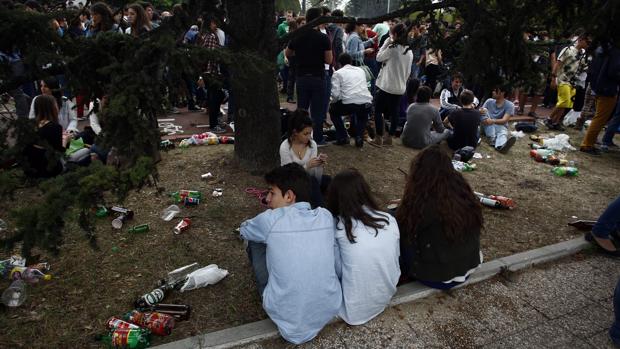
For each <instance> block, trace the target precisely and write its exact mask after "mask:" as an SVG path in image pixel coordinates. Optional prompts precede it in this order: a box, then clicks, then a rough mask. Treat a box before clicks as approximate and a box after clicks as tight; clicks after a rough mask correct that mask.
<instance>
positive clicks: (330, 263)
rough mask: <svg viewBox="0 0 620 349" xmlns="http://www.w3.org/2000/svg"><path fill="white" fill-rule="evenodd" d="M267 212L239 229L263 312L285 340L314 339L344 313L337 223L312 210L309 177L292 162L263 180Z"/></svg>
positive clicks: (320, 209)
mask: <svg viewBox="0 0 620 349" xmlns="http://www.w3.org/2000/svg"><path fill="white" fill-rule="evenodd" d="M265 181H266V182H267V184H268V185H269V193H268V194H267V203H268V205H269V208H270V209H269V210H267V211H265V212H263V213H261V214H259V215H258V216H256V217H254V218H252V219H249V220H247V221H245V222H243V223H242V224H241V228H240V232H241V237H242V238H243V239H245V240H247V243H248V245H247V253H248V256H249V258H250V263H251V265H252V269H253V270H254V274H255V276H256V284H257V287H258V291H259V293H260V294H261V296H262V301H263V308H264V309H265V312H266V313H267V315H269V317H270V318H271V320H273V322H274V323H275V324H276V326H278V330H279V331H280V334H281V335H282V337H283V338H284V339H286V340H287V341H289V342H291V343H294V344H301V343H304V342H307V341H309V340H312V339H313V338H314V337H316V335H317V334H318V333H319V331H320V330H321V329H322V328H323V327H324V326H325V325H326V324H327V322H329V321H330V320H331V319H332V318H333V317H334V316H335V315H336V314H337V313H338V310H339V309H340V305H341V303H342V290H341V287H340V282H339V280H338V276H337V275H336V267H335V255H336V253H335V247H336V245H335V237H334V233H335V232H334V219H333V217H332V215H331V213H330V212H329V211H327V210H326V209H324V208H320V207H319V208H316V209H311V208H310V204H309V203H308V201H309V200H310V176H309V175H308V173H307V172H306V170H305V169H304V168H303V167H301V165H299V164H296V163H290V164H287V165H284V166H281V167H278V168H276V169H274V170H272V171H271V172H269V173H267V174H266V175H265Z"/></svg>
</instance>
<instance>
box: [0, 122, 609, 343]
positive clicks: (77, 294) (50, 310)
mask: <svg viewBox="0 0 620 349" xmlns="http://www.w3.org/2000/svg"><path fill="white" fill-rule="evenodd" d="M568 134H569V135H570V136H571V141H572V143H573V145H577V144H578V143H577V142H578V141H580V140H581V137H582V135H580V134H579V133H578V132H575V131H572V130H570V131H568ZM528 142H529V139H528V138H527V137H526V138H522V139H520V140H518V141H517V144H516V145H515V146H514V148H513V149H512V150H511V151H510V152H509V153H508V154H507V155H502V154H499V153H497V152H495V151H494V150H492V149H491V148H490V147H489V146H488V145H486V144H485V143H484V142H483V143H482V144H481V146H480V147H479V148H478V149H477V151H478V152H480V153H481V154H482V155H483V158H482V159H474V160H473V161H472V162H473V163H475V164H476V166H477V167H476V170H475V171H473V172H470V173H465V177H466V178H467V179H468V180H469V182H470V184H471V185H472V187H473V188H474V190H476V191H479V192H482V193H486V194H498V195H504V196H508V197H511V198H513V199H514V200H515V202H516V204H517V208H516V209H515V210H510V211H507V210H506V211H505V210H495V209H489V208H484V209H483V212H484V218H485V229H484V230H483V233H482V238H481V243H482V252H483V254H484V256H485V260H491V259H495V258H498V257H502V256H506V255H510V254H513V253H515V252H521V251H525V250H529V249H532V248H537V247H541V246H544V245H548V244H552V243H556V242H559V241H563V240H568V239H571V238H574V237H577V236H579V235H580V233H579V232H577V231H576V230H574V229H572V228H570V227H567V226H566V223H567V222H568V221H569V220H571V217H572V216H576V217H579V218H596V217H597V216H598V215H599V214H600V213H601V212H602V210H603V209H604V208H605V207H606V205H607V204H608V203H609V202H610V201H611V200H612V199H614V198H615V197H616V196H617V195H618V194H619V192H620V190H619V189H618V188H620V179H619V178H618V175H617V174H618V171H619V170H620V161H619V160H620V153H619V152H614V153H608V154H604V155H603V156H601V157H592V156H588V155H586V154H582V153H580V152H578V151H574V152H569V153H567V154H566V157H567V159H569V160H575V161H576V162H577V165H578V167H579V171H580V174H579V177H576V178H563V177H556V176H554V175H553V174H551V172H550V170H551V166H549V165H547V164H542V163H537V162H535V161H534V160H533V159H531V158H530V157H529V155H528V152H529V148H528ZM395 143H396V144H395V145H394V146H393V147H384V148H375V147H372V146H368V145H365V146H364V147H363V149H362V150H359V149H356V148H355V147H353V146H344V147H339V146H329V147H326V148H322V149H321V151H322V152H324V153H326V154H328V155H329V161H328V164H327V167H326V173H327V174H332V175H333V174H335V173H337V172H338V171H339V170H342V169H344V168H347V167H351V166H352V167H356V168H358V169H360V170H361V171H362V173H364V174H365V176H366V178H367V180H368V181H369V183H370V185H371V187H372V189H373V191H374V192H375V194H376V196H377V197H378V199H379V201H380V202H381V203H382V204H385V203H387V202H388V201H389V200H391V199H396V198H399V197H400V196H401V195H402V190H403V187H404V175H403V174H402V173H401V172H400V171H399V170H398V168H401V169H403V170H405V171H408V168H409V163H410V161H411V159H412V158H413V157H414V156H415V154H416V153H417V151H415V150H411V149H408V148H405V147H403V146H402V145H400V142H399V141H395ZM487 155H489V156H490V158H487ZM158 168H159V175H160V181H159V184H158V185H159V190H158V188H155V187H147V188H145V189H143V190H141V191H140V192H135V193H132V194H131V195H130V197H129V198H128V200H127V201H126V202H125V203H123V206H125V207H128V208H130V209H133V210H134V212H135V217H134V219H133V221H129V222H126V226H132V225H135V224H141V223H149V224H150V228H151V229H150V231H149V232H148V233H144V234H134V235H132V234H129V233H128V232H127V229H123V230H120V231H119V230H114V229H112V227H111V225H110V221H111V219H107V218H104V219H99V220H98V225H97V235H98V245H99V250H93V249H92V248H91V247H90V246H89V245H88V243H87V241H86V240H85V238H84V237H83V235H82V233H81V232H80V231H79V229H78V228H77V226H76V224H75V222H69V223H68V224H67V227H66V230H65V244H64V245H63V247H62V251H61V254H60V255H59V256H58V257H52V256H49V255H47V254H46V253H45V252H42V251H38V252H37V251H34V253H41V254H42V260H46V261H48V262H50V263H51V265H52V271H51V273H52V274H53V275H54V278H53V279H52V280H51V281H49V282H44V283H40V284H39V285H35V286H33V287H30V288H29V289H28V299H27V300H26V302H25V303H24V305H22V306H21V307H20V308H17V309H7V308H4V307H0V328H2V332H1V334H0V347H2V348H89V347H99V346H100V344H99V343H97V342H95V341H94V339H93V338H94V336H95V335H96V334H98V333H103V332H105V327H104V323H105V321H106V320H107V319H108V318H109V317H111V316H114V315H116V316H120V315H122V314H124V313H125V312H128V311H130V310H132V303H133V301H134V300H135V299H136V298H137V297H139V296H140V295H142V294H144V293H146V292H148V291H150V290H151V289H153V288H154V287H155V286H156V285H155V284H156V282H157V280H159V279H160V278H162V277H164V276H165V274H166V273H167V272H168V271H170V270H172V269H175V268H177V267H180V266H183V265H186V264H189V263H192V262H198V263H199V264H201V265H203V266H206V265H208V264H211V263H215V264H217V265H219V266H220V267H221V268H224V269H227V270H228V271H229V272H230V275H229V276H227V277H226V278H225V279H224V280H222V281H221V282H220V283H218V284H216V285H213V286H207V287H205V288H202V289H198V290H194V291H189V292H186V293H179V292H172V293H171V294H170V295H168V296H167V297H166V299H165V301H164V303H182V304H190V305H191V306H192V315H191V318H190V320H189V321H186V322H179V323H178V324H177V328H175V329H174V330H173V333H172V335H171V336H169V337H164V338H157V337H154V338H153V341H152V343H153V344H161V343H164V342H168V341H173V340H178V339H181V338H184V337H187V336H192V335H196V334H199V333H205V332H211V331H215V330H220V329H223V328H227V327H230V326H236V325H240V324H243V323H248V322H252V321H256V320H259V319H263V318H265V316H266V315H265V313H264V312H263V310H262V308H261V304H260V300H259V297H258V294H257V292H256V288H255V285H254V279H253V275H252V272H251V269H250V266H249V263H248V259H247V256H246V254H245V250H244V247H243V242H242V241H240V240H239V238H238V236H237V233H235V228H237V227H238V226H239V223H240V222H242V221H243V220H244V219H247V218H250V217H253V216H254V215H256V214H257V213H259V212H261V210H262V209H263V208H262V207H261V206H260V204H259V202H258V200H257V199H256V198H255V197H252V196H249V195H247V194H246V193H245V189H246V188H249V187H256V188H262V187H263V186H264V183H263V181H262V178H261V177H256V176H252V175H250V174H248V173H247V172H244V171H241V170H240V169H239V168H238V167H237V166H236V165H235V162H234V160H233V146H232V145H217V146H199V147H192V148H189V149H174V150H171V151H169V152H167V153H164V154H163V159H162V162H161V163H160V164H159V167H158ZM206 172H211V173H213V175H214V176H215V179H213V180H211V181H205V180H202V179H201V178H200V175H201V174H203V173H206ZM214 188H223V196H222V197H219V198H213V197H211V192H212V191H213V189H214ZM179 189H193V190H201V191H202V192H203V195H205V196H206V198H205V199H204V201H203V203H201V204H200V205H199V206H197V207H192V208H182V210H183V212H182V214H183V215H188V216H192V226H191V228H190V229H189V230H188V231H186V232H184V233H182V234H180V235H174V234H173V233H172V229H173V227H174V225H175V224H176V223H177V222H178V219H174V220H173V221H171V222H164V221H162V220H161V219H160V218H159V215H160V212H161V211H162V210H163V209H164V208H165V207H167V206H168V205H170V204H172V200H171V199H170V198H169V197H168V196H167V195H166V193H170V192H173V191H176V190H179ZM18 197H19V196H18ZM15 204H17V205H27V204H28V202H27V200H21V201H17V202H15V201H11V202H8V201H7V200H4V201H2V200H0V212H3V213H2V215H0V216H4V217H0V218H3V219H6V214H5V213H4V212H8V209H9V207H11V206H12V205H15ZM110 204H114V202H110ZM9 223H10V221H9ZM13 252H18V251H13ZM8 255H9V253H6V254H4V255H2V257H8ZM2 259H4V258H2ZM8 285H9V282H8V281H7V280H1V281H0V289H4V288H5V287H7V286H8Z"/></svg>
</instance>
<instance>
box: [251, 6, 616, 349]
mask: <svg viewBox="0 0 620 349" xmlns="http://www.w3.org/2000/svg"><path fill="white" fill-rule="evenodd" d="M321 16H332V17H342V16H343V13H342V12H341V11H339V10H335V11H333V12H331V11H330V10H329V9H327V8H311V9H309V10H308V11H307V13H306V14H305V16H304V17H303V21H305V22H312V21H314V20H316V19H317V18H319V17H321ZM296 23H297V22H296V19H295V16H294V14H293V13H292V12H290V11H289V12H288V13H283V14H282V16H281V21H280V23H279V25H278V26H277V35H278V37H280V38H285V35H286V34H287V33H292V32H293V31H294V30H295V28H297V24H296ZM424 31H425V26H424V25H421V24H412V23H404V22H399V21H397V20H391V21H389V22H387V23H380V24H377V25H375V26H374V27H373V28H372V30H371V29H370V27H368V26H366V25H364V24H359V23H347V24H346V25H344V26H342V25H339V24H335V23H331V24H324V25H319V26H317V27H316V28H314V30H311V31H305V32H304V33H303V34H299V35H291V37H292V39H291V40H290V41H289V42H288V43H287V44H286V45H285V47H284V48H283V50H282V52H281V55H280V56H281V58H282V62H281V64H280V65H279V69H280V73H281V76H282V79H283V80H285V83H284V84H283V91H282V92H285V93H286V94H287V101H288V102H289V103H295V100H294V96H293V94H292V93H291V90H292V89H291V85H295V84H296V85H297V86H296V90H297V101H296V103H297V107H298V108H297V110H296V111H295V112H292V113H291V114H290V116H289V128H288V133H287V136H288V138H286V139H285V140H284V141H283V142H282V144H281V146H280V157H281V165H282V166H281V167H279V168H276V169H274V170H273V171H272V172H270V173H269V174H267V175H266V176H265V180H266V182H267V184H268V185H269V187H270V190H269V194H268V196H267V202H268V205H269V208H270V209H269V210H267V211H265V212H263V213H261V214H259V215H258V216H256V217H254V218H252V219H249V220H247V221H245V222H244V223H243V224H242V226H241V236H242V237H243V238H244V239H245V240H246V241H247V244H248V245H247V252H248V255H249V257H250V261H251V264H252V268H253V270H254V273H255V276H256V280H257V285H258V289H259V293H260V294H261V296H262V300H263V306H264V308H265V310H266V312H267V314H268V315H269V316H270V318H271V319H272V320H273V321H274V322H275V323H276V325H277V326H278V329H279V330H280V333H281V334H282V336H283V337H284V338H285V339H286V340H288V341H290V342H293V343H296V344H299V343H303V342H306V341H308V340H310V339H312V338H313V337H315V336H316V335H317V333H318V332H319V331H320V330H321V328H322V327H323V326H325V324H326V323H327V322H328V321H330V320H331V319H332V318H333V317H334V316H336V315H337V316H339V317H340V318H341V319H343V320H344V321H345V322H346V323H348V324H351V325H360V324H363V323H366V322H367V321H369V320H371V319H372V318H374V317H375V316H377V315H378V314H379V313H381V312H382V311H383V309H384V308H385V307H386V306H387V304H388V303H389V301H390V299H391V297H392V296H393V295H394V293H395V291H396V285H397V284H398V283H399V281H400V282H404V281H406V280H417V281H418V282H420V283H422V284H424V285H427V286H429V287H432V288H436V289H449V288H452V287H455V286H457V285H460V284H462V283H463V282H465V281H466V280H467V278H468V277H469V275H471V273H473V272H474V271H475V270H476V268H477V267H478V266H479V265H480V264H481V263H482V261H483V255H482V252H481V251H480V233H481V229H482V227H483V216H482V212H481V208H480V204H479V200H478V199H477V197H476V196H475V195H474V193H473V191H472V189H471V187H470V186H469V184H468V183H467V181H466V180H465V179H464V177H463V176H462V175H461V174H460V173H459V172H457V171H455V170H454V168H453V166H452V163H451V159H450V156H449V155H448V154H447V153H446V152H445V151H444V150H442V148H441V147H440V146H439V145H438V144H439V143H441V142H442V141H444V140H445V141H447V144H448V146H449V147H450V148H451V149H452V150H455V151H456V150H458V149H461V148H463V147H466V146H471V147H474V148H475V147H476V146H477V145H478V144H479V142H480V136H481V134H484V135H485V136H486V138H487V141H488V142H489V144H490V145H491V146H492V147H493V148H495V149H496V150H497V151H498V152H500V153H505V152H506V151H508V150H509V149H510V148H511V146H512V145H514V143H515V140H516V138H515V137H512V136H510V132H509V122H510V121H511V120H513V116H515V115H523V114H524V113H525V101H526V99H527V97H532V101H533V104H535V105H532V107H531V109H530V111H529V113H528V116H529V117H530V118H534V119H536V118H537V117H538V115H537V114H536V107H537V105H538V103H539V102H540V100H541V97H542V95H543V94H544V92H545V91H544V85H545V79H547V78H549V87H550V90H551V91H557V93H555V92H551V93H549V94H557V97H556V100H557V101H556V102H549V103H553V104H555V109H554V111H553V112H552V115H551V117H550V118H549V119H548V120H547V121H546V124H547V126H548V127H549V128H551V129H559V128H560V127H561V126H558V125H559V124H560V123H561V122H562V118H563V117H564V116H565V115H566V113H567V112H568V111H569V110H572V109H573V102H575V99H574V91H573V90H574V89H575V87H576V86H573V85H571V84H575V79H584V81H586V85H589V86H590V87H589V88H590V90H591V91H592V92H591V93H593V94H595V95H596V100H597V103H596V112H595V113H594V119H593V120H592V123H591V124H590V127H589V128H588V131H587V134H586V137H585V139H584V143H583V144H582V146H581V150H582V151H583V152H586V153H588V154H597V151H595V150H592V149H593V148H592V144H590V143H589V142H590V141H592V139H590V138H592V137H593V139H596V136H597V135H598V132H599V131H600V127H602V126H603V125H604V123H605V122H607V121H608V120H609V119H610V117H611V109H612V108H611V105H612V102H611V101H612V99H613V105H616V103H617V97H616V96H617V94H618V84H619V83H620V79H618V76H617V73H618V71H620V70H618V66H617V64H618V63H619V61H617V58H615V57H616V56H615V55H616V53H615V48H613V47H603V46H601V47H599V48H598V50H597V51H593V53H592V52H590V51H586V48H587V47H589V46H591V42H590V38H589V36H588V35H587V34H585V33H581V34H578V35H577V36H576V37H575V38H574V39H573V40H572V41H571V43H570V44H568V45H565V47H564V48H560V49H559V52H557V55H553V54H551V55H550V56H551V57H553V58H551V59H549V60H547V61H546V62H547V63H548V64H549V65H548V67H547V68H548V70H549V73H548V76H546V75H545V74H544V73H541V81H539V82H538V83H537V84H535V85H536V86H529V85H524V86H520V88H519V89H518V90H519V92H520V93H519V94H518V97H517V98H516V99H514V102H513V92H514V91H513V88H512V87H511V86H510V85H507V84H503V85H498V86H496V87H495V88H494V89H493V90H492V91H491V97H490V98H487V99H486V100H484V102H483V103H482V104H481V103H480V102H479V100H478V98H477V97H476V96H475V94H474V92H473V91H472V90H469V89H466V88H464V87H463V82H464V81H463V80H464V78H463V75H462V74H460V73H458V72H452V73H451V74H449V76H448V79H445V74H444V76H442V73H441V72H442V70H443V66H444V65H445V64H447V63H446V60H448V59H450V57H446V56H445V55H444V54H443V53H442V52H441V50H435V49H433V48H429V47H427V46H426V45H428V39H427V38H425V37H424V34H423V33H424ZM528 40H539V39H534V38H532V37H529V36H528ZM588 56H589V57H591V59H590V60H587V59H585V58H584V57H588ZM555 57H557V58H555ZM601 59H605V64H606V65H603V63H602V62H601ZM539 60H540V57H536V63H537V64H543V63H540V62H544V60H540V62H539ZM588 64H589V66H588ZM588 76H589V78H588ZM593 76H595V77H596V78H592V77H593ZM577 77H578V78H577ZM442 79H444V80H445V83H441V86H446V88H443V89H442V88H440V87H439V86H440V83H439V81H440V80H442ZM584 86H585V85H584ZM604 89H608V90H609V91H605V90H604ZM547 92H549V91H547ZM436 94H439V95H440V107H439V108H437V107H435V106H433V105H432V104H431V103H430V102H431V98H432V97H433V96H434V95H436ZM607 94H608V95H613V98H611V97H610V98H608V99H609V101H607V99H603V98H605V96H606V95H607ZM545 99H547V98H545ZM517 103H518V106H517V105H515V104H517ZM403 105H404V108H403V107H402V106H403ZM619 108H620V107H619ZM399 109H401V111H402V109H404V115H405V116H406V118H405V120H404V123H403V122H401V120H400V114H401V113H399ZM328 112H329V116H330V119H331V121H332V123H333V126H334V128H335V142H334V143H335V144H336V145H346V144H349V142H350V139H349V138H350V136H351V138H354V139H355V145H356V146H358V147H362V146H363V144H364V138H365V136H366V135H365V132H366V130H367V122H368V120H369V119H370V118H374V122H375V130H374V131H375V132H376V136H375V137H374V140H372V142H373V143H374V144H375V145H377V146H383V145H391V144H392V138H393V137H395V136H396V135H397V133H398V132H400V137H401V141H402V144H403V145H404V146H407V147H411V148H417V149H423V150H422V151H421V152H419V153H418V154H417V155H416V156H415V158H414V159H413V160H412V162H411V167H410V169H409V173H408V174H407V182H406V185H405V188H404V193H403V196H402V199H400V200H399V203H398V208H397V209H396V210H393V211H391V212H384V211H383V210H382V209H381V208H380V207H378V206H377V203H376V201H375V200H374V199H373V197H372V194H371V192H370V189H369V187H368V184H367V183H366V181H365V179H364V177H363V175H362V174H361V173H360V172H359V171H357V170H356V169H353V168H350V169H347V170H344V171H342V172H340V173H338V174H336V175H335V176H334V177H333V178H331V177H329V176H326V175H325V173H324V172H323V165H324V164H325V162H326V160H327V156H326V155H325V154H323V153H320V151H319V150H320V147H321V146H323V145H326V143H327V139H326V137H325V136H324V135H323V130H324V127H323V125H324V124H325V122H326V118H327V113H328ZM344 116H349V117H350V119H349V120H350V125H351V127H349V129H348V130H347V129H346V128H345V123H344V121H343V119H342V118H343V117H344ZM388 124H389V125H388ZM401 127H402V129H401ZM610 127H611V126H609V125H608V131H609V132H612V135H613V133H615V130H616V129H617V126H616V128H615V129H611V131H610ZM609 144H611V143H608V145H609ZM323 198H325V199H323ZM323 207H325V208H323ZM617 212H618V204H617V200H616V202H614V203H612V205H610V207H609V208H608V210H607V211H606V212H605V213H604V214H603V216H601V218H600V219H599V222H598V223H597V226H596V228H595V229H594V230H593V233H592V236H593V237H592V239H594V240H595V241H597V243H598V244H599V245H600V246H601V247H602V248H603V249H604V250H605V251H606V253H609V254H614V255H617V253H618V250H617V249H616V245H615V244H616V243H615V241H616V240H617V239H618V238H617V232H618V218H617V217H618V214H617ZM612 216H613V217H614V218H611V217H612ZM599 230H601V231H599ZM334 241H335V242H334ZM332 246H333V253H332V251H331V249H332ZM616 294H618V291H617V292H616ZM617 298H620V297H617ZM618 304H620V299H617V300H616V308H617V307H618ZM306 314H311V315H306ZM617 327H618V325H617V324H616V325H614V327H613V328H612V330H611V331H610V334H611V336H612V338H613V339H614V340H615V341H617V339H618V338H617V337H618V336H617V332H618V331H617ZM614 336H615V337H614Z"/></svg>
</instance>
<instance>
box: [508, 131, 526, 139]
mask: <svg viewBox="0 0 620 349" xmlns="http://www.w3.org/2000/svg"><path fill="white" fill-rule="evenodd" d="M510 135H511V136H513V137H517V138H523V137H525V133H523V131H512V132H510Z"/></svg>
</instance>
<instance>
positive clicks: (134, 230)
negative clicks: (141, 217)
mask: <svg viewBox="0 0 620 349" xmlns="http://www.w3.org/2000/svg"><path fill="white" fill-rule="evenodd" d="M147 231H149V225H148V224H140V225H135V226H133V227H131V228H129V230H128V232H130V233H146V232H147Z"/></svg>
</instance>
